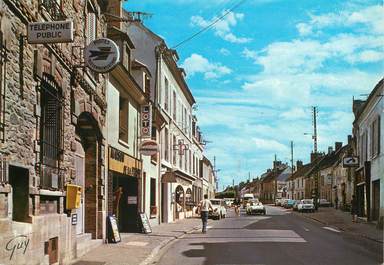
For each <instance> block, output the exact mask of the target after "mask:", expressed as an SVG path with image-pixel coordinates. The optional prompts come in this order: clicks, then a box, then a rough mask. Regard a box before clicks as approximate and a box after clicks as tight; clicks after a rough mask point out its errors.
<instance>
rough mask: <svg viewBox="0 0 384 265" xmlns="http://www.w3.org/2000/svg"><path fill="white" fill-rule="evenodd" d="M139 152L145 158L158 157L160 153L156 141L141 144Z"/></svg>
mask: <svg viewBox="0 0 384 265" xmlns="http://www.w3.org/2000/svg"><path fill="white" fill-rule="evenodd" d="M139 152H140V153H141V154H142V155H143V156H153V155H156V154H157V152H159V146H158V144H157V142H156V141H153V140H146V141H144V142H142V143H141V145H140V147H139Z"/></svg>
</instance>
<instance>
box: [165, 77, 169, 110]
mask: <svg viewBox="0 0 384 265" xmlns="http://www.w3.org/2000/svg"><path fill="white" fill-rule="evenodd" d="M164 87H165V90H164V93H165V95H164V109H165V110H166V111H167V112H168V104H169V94H168V93H169V82H168V79H167V78H166V77H164Z"/></svg>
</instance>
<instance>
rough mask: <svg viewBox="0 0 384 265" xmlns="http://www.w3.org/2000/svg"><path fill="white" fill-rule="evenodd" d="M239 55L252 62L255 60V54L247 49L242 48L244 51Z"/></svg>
mask: <svg viewBox="0 0 384 265" xmlns="http://www.w3.org/2000/svg"><path fill="white" fill-rule="evenodd" d="M241 54H242V55H243V56H244V57H245V58H247V59H252V60H255V61H256V60H257V52H256V51H252V50H249V49H248V48H244V50H243V51H242V52H241Z"/></svg>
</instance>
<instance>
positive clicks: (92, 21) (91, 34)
mask: <svg viewBox="0 0 384 265" xmlns="http://www.w3.org/2000/svg"><path fill="white" fill-rule="evenodd" d="M86 23H87V24H86V25H87V30H86V34H87V35H86V40H87V44H89V43H91V42H92V41H93V40H95V39H96V31H97V29H96V13H95V10H94V8H93V7H92V6H91V5H90V4H88V12H87V22H86Z"/></svg>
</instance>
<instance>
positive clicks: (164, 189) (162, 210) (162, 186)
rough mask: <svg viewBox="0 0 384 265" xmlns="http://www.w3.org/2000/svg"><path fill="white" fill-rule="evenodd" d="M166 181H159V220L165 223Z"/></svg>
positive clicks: (166, 211) (166, 207) (166, 208)
mask: <svg viewBox="0 0 384 265" xmlns="http://www.w3.org/2000/svg"><path fill="white" fill-rule="evenodd" d="M167 185H168V184H167V183H161V222H162V223H166V222H167V220H168V218H167V215H168V205H167V204H168V200H167V195H168V189H167Z"/></svg>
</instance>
